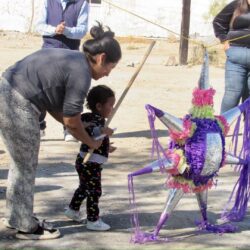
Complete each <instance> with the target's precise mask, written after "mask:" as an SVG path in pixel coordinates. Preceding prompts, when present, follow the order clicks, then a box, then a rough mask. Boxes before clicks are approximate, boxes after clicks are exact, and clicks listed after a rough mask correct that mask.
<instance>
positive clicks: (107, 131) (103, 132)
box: [101, 128, 114, 136]
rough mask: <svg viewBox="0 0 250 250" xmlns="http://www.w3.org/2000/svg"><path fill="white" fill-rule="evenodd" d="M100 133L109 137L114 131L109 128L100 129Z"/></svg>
mask: <svg viewBox="0 0 250 250" xmlns="http://www.w3.org/2000/svg"><path fill="white" fill-rule="evenodd" d="M101 131H102V134H106V135H108V136H111V135H112V134H113V133H114V130H113V129H111V128H102V129H101Z"/></svg>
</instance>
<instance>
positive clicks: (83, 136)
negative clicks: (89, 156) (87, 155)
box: [63, 113, 102, 149]
mask: <svg viewBox="0 0 250 250" xmlns="http://www.w3.org/2000/svg"><path fill="white" fill-rule="evenodd" d="M63 123H64V125H65V126H66V128H67V129H68V130H69V132H70V133H71V134H72V135H73V136H74V137H75V138H76V139H77V140H79V141H81V142H83V143H85V144H87V145H88V146H89V147H90V148H93V149H97V148H99V147H100V146H101V144H102V140H97V141H95V140H94V139H92V138H91V137H90V136H89V135H88V133H87V131H86V130H85V128H84V126H83V124H82V121H81V114H80V113H79V114H77V115H75V116H72V117H65V116H64V117H63Z"/></svg>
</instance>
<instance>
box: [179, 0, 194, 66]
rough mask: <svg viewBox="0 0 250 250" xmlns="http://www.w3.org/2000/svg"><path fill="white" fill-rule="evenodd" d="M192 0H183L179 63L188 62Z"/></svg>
mask: <svg viewBox="0 0 250 250" xmlns="http://www.w3.org/2000/svg"><path fill="white" fill-rule="evenodd" d="M190 7H191V0H182V19H181V38H180V47H179V65H185V64H187V59H188V39H187V38H188V37H189V26H190Z"/></svg>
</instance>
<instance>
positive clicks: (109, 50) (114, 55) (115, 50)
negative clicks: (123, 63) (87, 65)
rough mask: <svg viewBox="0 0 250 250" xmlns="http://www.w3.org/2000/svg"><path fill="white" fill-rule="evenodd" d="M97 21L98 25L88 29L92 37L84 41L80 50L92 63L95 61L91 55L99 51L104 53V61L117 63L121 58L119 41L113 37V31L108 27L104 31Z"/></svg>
mask: <svg viewBox="0 0 250 250" xmlns="http://www.w3.org/2000/svg"><path fill="white" fill-rule="evenodd" d="M97 23H98V25H96V26H93V27H92V28H91V29H90V34H91V36H92V37H93V39H89V40H87V41H85V42H84V44H83V46H82V50H83V52H84V53H85V54H86V55H87V57H88V58H89V60H90V61H91V62H93V63H95V60H94V58H93V56H95V55H97V54H101V53H105V55H106V58H105V63H117V62H118V61H119V60H120V59H121V56H122V52H121V47H120V44H119V42H118V41H117V40H116V39H115V38H114V36H115V33H114V32H112V31H111V30H110V28H109V27H106V28H107V30H106V31H104V28H103V26H102V24H101V23H99V22H97Z"/></svg>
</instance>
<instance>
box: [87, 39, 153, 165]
mask: <svg viewBox="0 0 250 250" xmlns="http://www.w3.org/2000/svg"><path fill="white" fill-rule="evenodd" d="M155 43H156V41H152V42H151V43H150V45H149V47H148V49H147V51H146V53H145V55H144V57H143V59H142V61H141V63H140V64H139V66H138V67H137V69H136V71H135V73H134V74H133V76H132V77H131V79H130V81H129V82H128V84H127V86H126V88H125V89H124V91H123V92H122V95H121V96H120V98H119V100H118V101H117V103H116V105H115V108H114V109H113V112H112V114H111V115H110V116H109V118H108V119H107V122H106V124H105V127H108V126H109V124H110V122H111V121H112V119H113V117H114V115H115V113H116V112H117V110H118V108H119V107H120V105H121V103H122V101H123V99H124V98H125V96H126V94H127V93H128V91H129V89H130V87H131V86H132V84H133V82H134V81H135V79H136V77H137V76H138V74H139V72H140V71H141V69H142V67H143V65H144V63H145V62H146V60H147V58H148V56H149V55H150V53H151V51H152V49H153V47H154V45H155ZM93 151H94V150H93V149H90V150H89V152H88V153H87V155H86V156H85V158H84V163H86V162H87V161H88V160H89V158H90V157H91V155H92V154H93Z"/></svg>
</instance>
